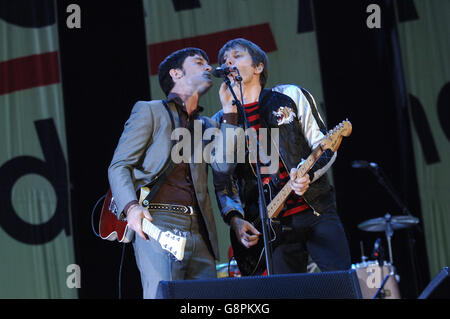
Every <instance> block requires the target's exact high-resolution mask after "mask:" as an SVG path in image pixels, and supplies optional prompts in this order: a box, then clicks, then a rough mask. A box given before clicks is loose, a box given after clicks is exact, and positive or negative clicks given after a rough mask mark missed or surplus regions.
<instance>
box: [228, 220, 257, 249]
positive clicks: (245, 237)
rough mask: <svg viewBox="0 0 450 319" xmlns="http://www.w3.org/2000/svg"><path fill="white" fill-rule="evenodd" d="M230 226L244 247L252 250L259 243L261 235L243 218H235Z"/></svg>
mask: <svg viewBox="0 0 450 319" xmlns="http://www.w3.org/2000/svg"><path fill="white" fill-rule="evenodd" d="M230 224H231V227H232V228H233V229H234V232H235V233H236V237H237V238H238V239H239V241H240V242H241V244H242V245H244V246H245V247H247V248H250V247H251V246H253V245H256V244H257V243H258V239H259V236H260V235H261V233H260V232H259V231H258V230H257V229H256V228H255V227H254V226H253V225H252V224H251V223H249V222H248V221H246V220H244V219H242V218H239V217H233V218H232V219H231V223H230Z"/></svg>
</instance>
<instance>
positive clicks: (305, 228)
mask: <svg viewBox="0 0 450 319" xmlns="http://www.w3.org/2000/svg"><path fill="white" fill-rule="evenodd" d="M280 221H281V224H282V225H284V226H288V227H290V228H292V230H291V231H285V232H283V233H282V234H281V235H280V241H279V243H280V244H279V245H275V246H274V249H273V253H272V256H273V272H274V273H275V274H287V273H303V272H306V271H307V265H308V254H309V255H310V256H311V258H312V260H313V261H314V262H315V263H316V264H317V266H318V267H319V268H320V270H321V271H334V270H348V269H350V267H351V258H350V250H349V247H348V242H347V237H346V235H345V232H344V228H343V226H342V224H341V221H340V219H339V216H338V215H337V214H336V212H335V211H334V209H333V210H329V211H327V212H324V213H322V214H320V216H317V215H314V213H313V211H312V210H308V211H306V212H300V213H298V214H295V215H291V216H287V217H284V218H281V219H280Z"/></svg>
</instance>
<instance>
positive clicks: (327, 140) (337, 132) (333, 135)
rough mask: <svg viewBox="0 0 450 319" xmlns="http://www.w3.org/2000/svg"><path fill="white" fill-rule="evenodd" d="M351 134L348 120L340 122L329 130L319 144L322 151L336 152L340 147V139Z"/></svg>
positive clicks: (350, 125)
mask: <svg viewBox="0 0 450 319" xmlns="http://www.w3.org/2000/svg"><path fill="white" fill-rule="evenodd" d="M351 133H352V123H350V121H349V120H345V121H342V122H341V123H339V124H338V125H336V126H335V127H334V128H333V129H332V130H330V131H329V132H328V133H327V135H326V136H325V137H324V138H323V139H322V141H321V142H320V146H321V147H322V149H323V150H326V149H330V150H331V151H333V152H336V151H337V149H338V148H339V146H340V145H341V141H342V138H343V137H344V136H349V135H350V134H351Z"/></svg>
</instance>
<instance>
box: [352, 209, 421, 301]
mask: <svg viewBox="0 0 450 319" xmlns="http://www.w3.org/2000/svg"><path fill="white" fill-rule="evenodd" d="M418 223H419V219H418V218H416V217H413V216H410V215H408V216H406V215H405V216H391V215H390V214H389V213H388V214H386V215H385V216H384V217H379V218H374V219H369V220H367V221H365V222H362V223H360V224H359V225H358V228H359V229H361V230H363V231H367V232H384V233H385V235H386V241H387V244H388V252H389V261H388V262H387V261H384V260H382V261H381V262H380V261H378V260H367V257H366V256H364V252H362V257H361V258H362V262H361V263H357V264H353V265H352V269H356V274H357V276H358V280H359V284H360V287H361V292H362V295H363V298H372V299H375V298H380V299H400V292H399V289H398V285H397V283H398V281H399V278H400V277H399V276H398V275H397V274H396V271H395V267H394V264H393V255H392V246H391V239H392V236H393V235H394V231H395V230H400V229H404V228H408V227H411V226H413V225H416V224H418Z"/></svg>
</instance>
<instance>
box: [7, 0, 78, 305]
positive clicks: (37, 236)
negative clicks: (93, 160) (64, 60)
mask: <svg viewBox="0 0 450 319" xmlns="http://www.w3.org/2000/svg"><path fill="white" fill-rule="evenodd" d="M0 150H1V151H0V212H1V213H0V250H1V255H2V262H1V265H0V283H1V289H0V298H76V297H77V292H76V289H73V288H74V284H77V278H75V277H71V275H73V274H74V273H73V271H74V269H75V268H76V265H75V266H74V264H75V257H74V249H73V238H72V234H71V218H70V205H69V201H70V197H69V176H68V164H67V145H66V132H65V119H64V105H63V97H62V88H61V83H60V70H59V57H58V35H57V25H56V16H55V2H54V0H50V1H20V2H19V1H0Z"/></svg>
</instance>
